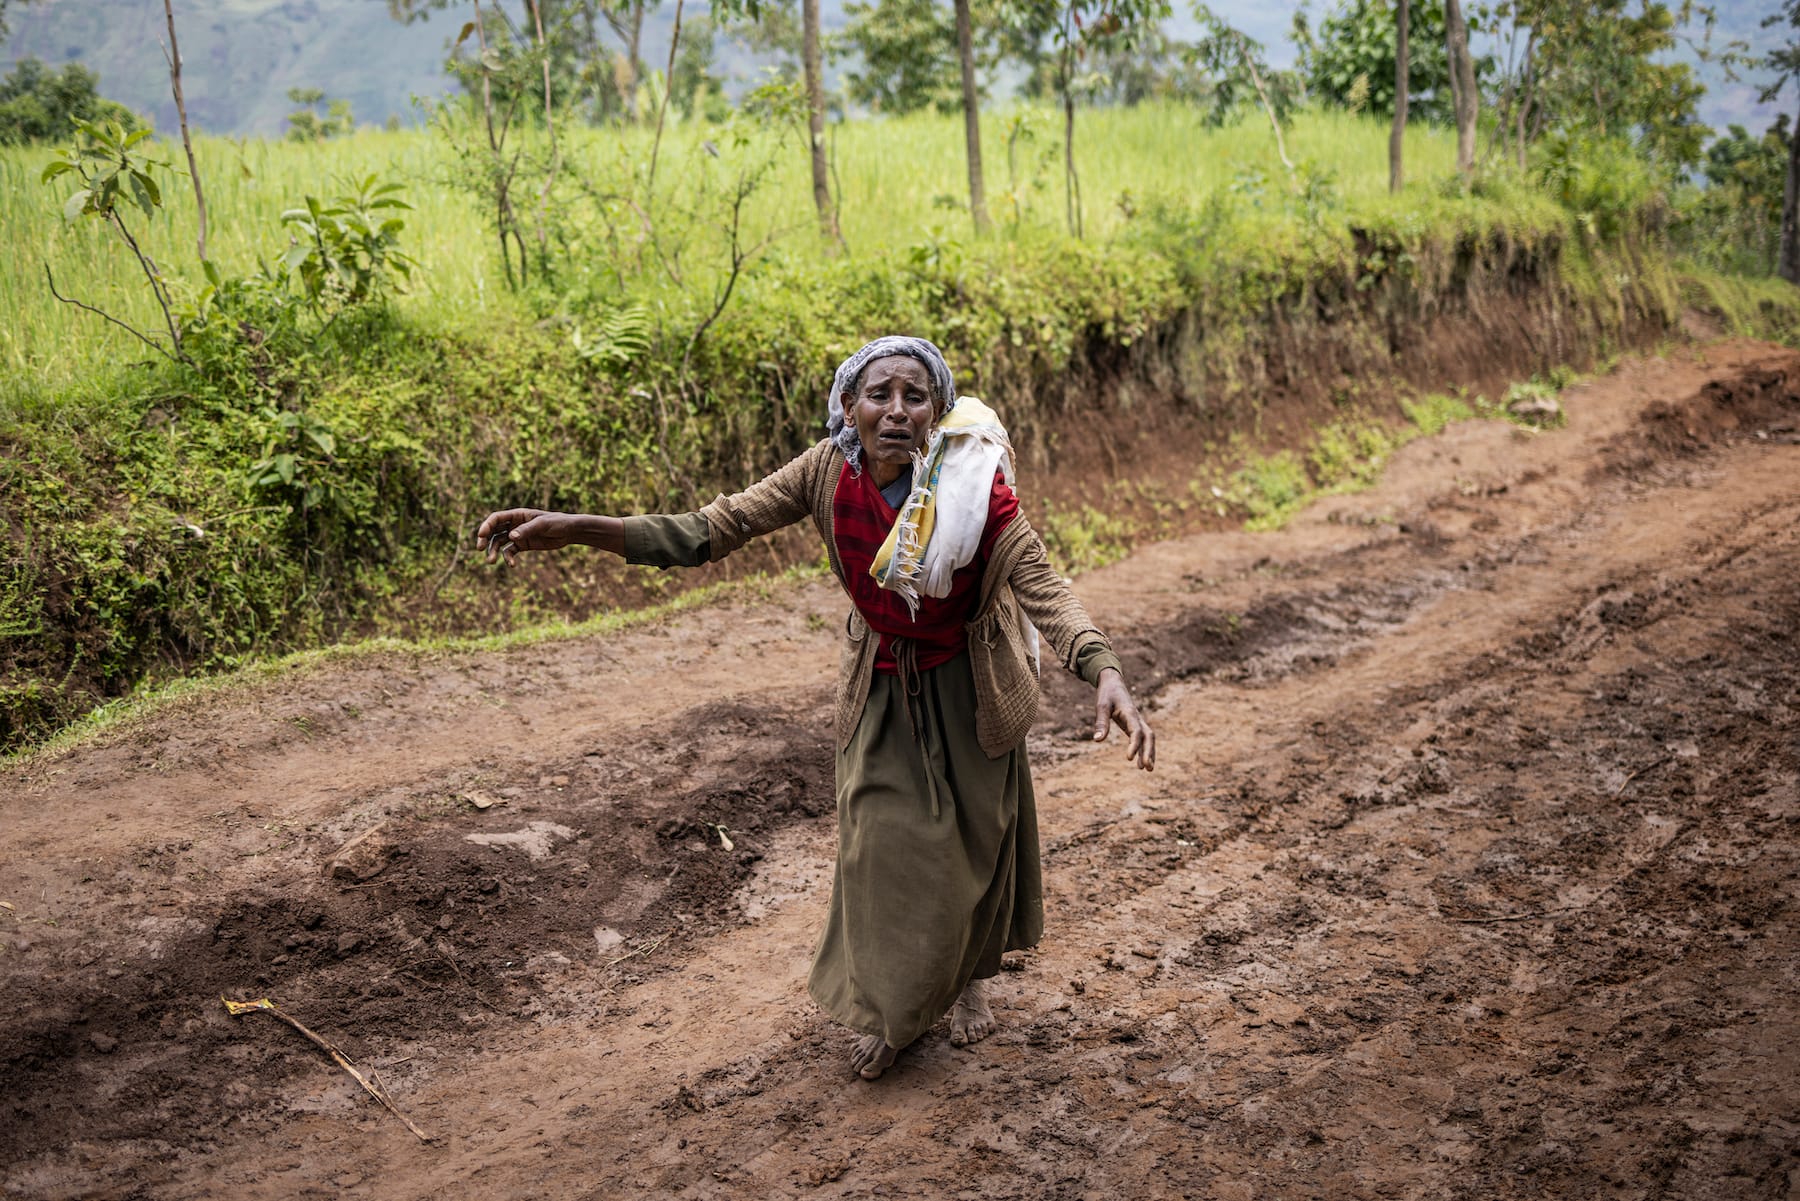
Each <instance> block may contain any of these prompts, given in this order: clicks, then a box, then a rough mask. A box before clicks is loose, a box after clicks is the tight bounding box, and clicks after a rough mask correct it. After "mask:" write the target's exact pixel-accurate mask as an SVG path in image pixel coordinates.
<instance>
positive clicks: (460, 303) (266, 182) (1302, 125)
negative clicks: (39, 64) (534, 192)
mask: <svg viewBox="0 0 1800 1201" xmlns="http://www.w3.org/2000/svg"><path fill="white" fill-rule="evenodd" d="M1021 125H1022V126H1023V127H1024V129H1025V133H1024V134H1023V136H1022V137H1018V138H1017V139H1016V141H1015V145H1014V147H1013V151H1014V153H1013V155H1012V157H1013V159H1014V162H1015V163H1016V168H1015V169H1014V170H1009V169H1008V153H1007V152H1008V135H1009V132H1013V131H1016V130H1017V129H1018V128H1019V127H1020V126H1021ZM718 136H719V131H718V130H716V129H713V128H710V127H708V126H706V125H705V124H704V123H700V122H690V123H683V124H678V125H676V126H674V127H672V128H671V129H670V130H669V131H668V132H667V134H666V135H665V138H666V140H665V145H664V148H663V151H662V156H663V161H664V162H665V163H667V164H668V166H666V167H664V168H663V171H664V175H663V178H664V180H665V181H670V182H668V183H666V184H665V185H661V187H670V188H674V187H679V186H680V172H681V171H683V170H684V169H686V166H685V165H686V164H691V163H693V162H695V161H697V159H696V156H697V155H698V154H699V148H700V147H701V145H702V144H703V143H705V142H707V141H708V140H710V139H713V138H716V137H718ZM763 136H764V137H766V138H773V137H774V136H775V135H773V134H765V135H763ZM1061 136H1062V124H1061V119H1060V116H1059V115H1058V114H1056V113H1054V112H1052V111H1050V110H1046V109H1017V110H1011V111H1006V112H996V113H989V114H987V115H986V116H985V117H984V121H983V139H984V140H983V148H984V152H985V157H986V176H987V190H988V194H989V197H990V207H991V208H992V210H993V213H994V216H995V218H996V222H997V232H996V234H995V235H994V236H996V237H1027V238H1032V237H1051V238H1057V237H1061V236H1063V235H1062V231H1063V230H1064V228H1065V208H1064V197H1063V182H1062V162H1061V154H1060V147H1061ZM648 138H649V134H648V132H647V131H644V130H638V129H633V130H628V131H624V132H620V131H616V130H602V129H577V130H570V131H566V133H565V139H564V149H565V154H566V156H567V161H568V163H569V165H570V168H571V169H572V170H573V171H575V172H577V173H578V174H580V175H581V176H582V177H583V178H585V179H587V180H588V181H589V182H590V183H591V184H593V185H594V186H595V187H596V188H598V189H602V190H604V189H606V188H608V187H610V186H612V185H613V182H614V179H613V178H611V177H616V174H617V173H618V172H619V171H620V170H621V169H622V168H621V162H622V157H623V156H624V155H627V154H629V155H632V156H635V157H636V158H637V159H638V160H639V161H640V162H641V161H642V159H643V158H644V157H646V155H647V150H648ZM1288 139H1289V145H1290V153H1291V154H1292V156H1293V157H1294V158H1295V159H1296V160H1297V161H1300V162H1302V163H1304V164H1307V165H1308V167H1309V170H1311V171H1312V172H1313V173H1314V174H1316V175H1317V176H1319V177H1321V178H1323V179H1325V180H1327V181H1328V186H1329V188H1330V190H1331V191H1332V192H1333V194H1334V197H1335V199H1336V201H1337V202H1339V203H1342V204H1345V205H1348V206H1351V207H1354V208H1358V209H1366V210H1368V211H1369V212H1370V213H1371V214H1375V213H1383V212H1391V213H1392V214H1394V215H1396V216H1404V215H1405V214H1411V215H1412V216H1413V218H1414V219H1416V220H1425V219H1426V216H1425V214H1424V213H1423V209H1426V208H1429V207H1431V205H1432V203H1433V201H1434V199H1435V192H1434V189H1435V188H1436V187H1437V185H1438V184H1439V183H1440V182H1441V181H1442V180H1444V179H1446V178H1448V177H1449V175H1450V172H1451V164H1452V158H1453V154H1454V149H1453V143H1452V142H1451V140H1450V137H1449V135H1448V134H1447V133H1446V132H1445V131H1443V130H1438V129H1433V128H1430V127H1425V126H1416V127H1415V128H1414V130H1413V132H1412V133H1411V134H1410V135H1409V138H1408V143H1407V155H1408V163H1409V167H1408V174H1409V178H1411V179H1413V180H1415V181H1419V182H1417V183H1415V184H1414V185H1412V186H1411V188H1410V189H1409V191H1408V193H1407V194H1405V195H1404V196H1403V197H1401V198H1399V199H1398V200H1394V199H1390V198H1389V197H1388V196H1387V192H1386V187H1387V182H1386V172H1387V166H1386V161H1387V160H1386V139H1387V132H1386V127H1385V126H1384V125H1383V124H1381V123H1380V122H1377V121H1374V120H1371V119H1367V118H1358V117H1354V116H1350V115H1348V114H1344V113H1338V112H1324V113H1303V114H1301V115H1299V116H1298V117H1297V118H1296V119H1295V120H1294V122H1293V128H1292V129H1291V131H1290V132H1289V134H1288ZM1075 145H1076V160H1077V164H1078V167H1079V170H1080V180H1081V202H1082V203H1081V208H1082V217H1083V224H1084V226H1085V229H1086V232H1087V235H1088V238H1089V240H1104V239H1106V238H1108V237H1109V236H1111V235H1113V234H1114V233H1116V232H1118V231H1119V230H1120V229H1121V228H1122V227H1123V226H1124V225H1126V224H1127V223H1128V222H1129V221H1130V220H1131V216H1130V214H1131V213H1132V212H1134V211H1135V210H1136V209H1137V208H1138V207H1139V206H1141V205H1143V204H1145V203H1147V202H1151V201H1154V200H1157V199H1159V198H1160V199H1166V200H1169V201H1173V202H1177V203H1180V204H1182V205H1183V206H1192V205H1194V204H1196V203H1198V202H1200V201H1203V200H1204V198H1205V197H1206V196H1207V195H1208V194H1209V193H1212V192H1214V191H1217V190H1222V189H1223V190H1232V191H1234V192H1236V193H1237V194H1238V195H1240V196H1243V197H1248V198H1249V200H1250V202H1251V204H1250V207H1251V210H1252V211H1254V209H1255V206H1256V204H1258V203H1260V201H1261V200H1262V199H1263V198H1265V197H1266V198H1268V200H1269V201H1270V203H1271V204H1272V205H1273V204H1275V203H1277V202H1278V201H1279V197H1280V193H1281V190H1282V188H1283V187H1284V186H1285V184H1284V182H1283V181H1284V178H1285V172H1284V171H1283V169H1282V167H1281V164H1280V162H1279V161H1278V159H1277V157H1276V154H1275V147H1274V143H1273V140H1272V139H1271V137H1270V134H1269V130H1268V128H1267V125H1266V124H1264V123H1263V122H1261V121H1260V120H1257V121H1248V120H1247V121H1244V122H1242V123H1240V124H1237V125H1234V126H1227V127H1225V128H1219V129H1212V128H1208V127H1206V126H1205V125H1204V124H1203V123H1202V121H1201V119H1200V117H1199V115H1198V113H1197V112H1195V111H1194V110H1192V109H1189V108H1185V107H1182V106H1179V105H1145V106H1141V107H1137V108H1129V109H1104V110H1096V111H1088V112H1083V113H1081V114H1080V115H1079V117H1078V120H1077V126H1076V135H1075ZM195 149H196V155H197V158H198V160H199V164H200V172H201V178H202V182H203V183H204V185H205V189H206V200H207V209H208V217H209V222H208V227H209V229H208V251H209V254H210V256H211V258H212V259H213V260H214V261H215V262H217V263H218V264H219V265H220V266H221V268H223V269H224V270H225V272H226V273H227V274H239V273H245V272H248V271H251V270H254V268H255V265H256V262H257V259H258V257H259V256H264V257H268V258H271V259H272V258H274V257H275V256H277V255H278V254H279V253H280V252H281V251H282V250H283V249H284V248H285V246H286V245H287V235H286V233H285V231H284V229H283V227H282V225H281V221H280V216H281V213H282V212H283V211H284V210H286V209H289V208H292V207H295V206H297V205H299V204H300V203H301V201H302V198H303V197H304V196H306V195H307V194H312V195H320V196H324V195H330V194H332V193H333V192H334V191H336V190H337V189H338V186H339V184H340V182H341V181H344V180H346V179H349V178H352V177H360V176H362V175H366V174H368V173H371V172H374V173H378V174H380V175H382V176H383V177H384V178H388V179H393V180H397V181H400V182H403V183H405V184H406V185H407V191H406V193H405V195H406V199H407V200H408V201H409V202H410V203H411V204H412V205H413V206H414V211H413V212H412V213H411V214H408V215H407V217H406V220H407V224H408V228H407V231H406V233H405V235H404V243H405V246H406V248H407V249H408V250H409V251H410V252H411V253H412V254H413V255H414V256H415V257H417V258H418V259H419V260H421V262H422V263H423V264H424V267H425V270H424V271H423V272H421V273H420V274H419V275H418V276H417V277H416V284H415V286H414V288H413V289H412V291H411V293H410V295H408V296H407V297H405V298H403V299H402V300H401V301H400V302H399V311H400V313H401V314H402V315H403V317H404V318H405V320H406V321H407V324H408V326H409V327H410V328H412V329H414V330H416V331H418V332H420V333H423V334H429V333H431V332H432V331H434V330H444V329H450V328H456V327H466V326H468V325H470V324H473V323H479V322H483V321H485V320H490V319H493V318H494V317H496V316H500V315H508V314H518V313H520V312H521V310H520V309H519V307H518V302H517V301H516V299H515V298H514V297H512V296H511V295H510V294H509V293H508V291H507V289H506V287H505V277H504V273H503V270H502V267H501V263H500V260H499V255H498V252H497V250H496V242H495V238H494V236H493V234H492V232H491V228H490V226H489V223H488V214H487V213H486V212H485V211H484V209H483V206H482V205H481V203H480V201H479V199H478V198H477V197H476V196H474V195H472V194H471V193H469V192H468V191H466V190H462V189H459V188H457V187H456V186H454V185H453V183H452V182H451V180H452V177H453V174H454V169H455V160H454V155H453V153H452V152H451V150H450V148H449V147H448V145H447V144H446V142H445V140H444V139H443V138H442V137H441V135H439V134H437V133H435V132H433V131H431V130H409V131H400V132H385V131H380V130H374V129H365V130H359V131H357V132H356V133H355V134H353V135H351V136H349V137H346V138H342V139H338V140H334V141H331V142H325V143H311V144H297V143H292V142H269V141H260V140H247V141H240V140H233V139H224V138H214V137H201V138H199V139H198V141H197V143H196V148H195ZM832 155H833V160H834V169H835V172H836V176H837V179H838V181H839V183H840V184H841V208H840V219H841V222H842V227H843V233H844V239H845V243H846V245H847V247H848V250H849V253H850V254H851V255H853V256H856V257H858V258H865V257H866V258H880V257H881V256H884V255H888V254H891V253H893V252H895V251H899V250H903V249H904V248H906V247H909V246H912V245H914V244H916V243H919V242H921V241H922V240H927V239H932V238H937V239H945V240H956V241H963V242H968V241H971V240H972V239H973V235H972V232H971V229H970V223H969V219H968V214H967V212H966V208H965V207H964V206H966V202H967V183H966V179H967V177H966V172H965V167H964V159H963V148H962V131H961V124H960V121H959V120H958V119H956V118H953V117H947V116H940V115H936V114H919V115H914V116H910V117H905V118H898V119H883V120H866V121H852V122H847V123H845V124H843V125H841V126H838V127H836V129H835V130H834V132H833V134H832ZM160 157H163V158H165V159H168V160H170V161H172V162H177V163H179V162H180V161H181V156H180V152H179V147H178V146H172V145H168V144H165V145H164V146H163V150H162V153H161V155H160ZM48 159H49V151H48V149H47V148H42V147H37V148H6V149H0V228H3V229H4V230H5V247H6V253H5V255H4V256H0V313H4V315H5V320H4V321H0V410H8V411H12V412H14V413H19V412H30V411H32V410H35V409H39V408H41V407H42V406H45V405H49V406H51V407H52V408H55V407H61V405H63V404H65V403H74V404H76V407H77V408H79V407H80V406H79V398H80V397H81V396H82V395H83V394H88V395H91V393H92V391H93V390H94V389H95V388H96V387H101V388H104V387H105V386H106V385H105V381H107V380H110V379H112V378H115V377H116V376H117V375H118V374H119V372H120V370H121V367H122V366H123V365H126V364H130V363H132V362H136V361H139V360H142V359H144V358H146V357H148V355H149V353H150V352H149V351H148V350H147V349H146V348H145V347H144V346H143V345H142V344H141V343H138V342H137V341H135V340H134V339H133V338H131V336H130V335H128V334H127V333H125V332H124V331H122V330H120V329H118V328H117V327H115V326H112V325H109V324H107V323H105V322H104V321H102V320H101V319H100V318H98V317H96V316H94V315H93V314H91V313H85V312H82V311H80V310H78V309H76V308H73V307H71V306H67V305H62V304H59V303H57V302H56V301H55V300H54V298H52V296H51V295H50V292H49V289H48V287H47V286H46V282H45V277H44V267H45V264H46V263H48V264H49V266H50V267H51V268H52V269H53V270H54V271H55V273H56V280H57V285H58V288H59V290H60V291H62V293H63V294H64V295H66V296H71V297H74V298H78V299H80V300H82V301H85V302H87V303H89V304H93V305H96V306H98V307H101V308H104V309H106V310H107V311H108V312H111V313H113V314H115V315H117V316H119V317H120V318H122V319H124V320H127V321H129V322H131V323H133V324H135V325H137V326H138V327H139V328H142V329H146V330H153V329H155V328H156V327H157V326H158V325H159V322H160V317H159V314H158V312H157V310H156V308H155V305H154V303H153V302H152V300H151V297H150V294H149V290H148V288H147V287H146V286H145V283H144V280H143V277H142V275H141V273H140V272H139V269H138V266H137V264H136V263H135V261H133V259H132V258H131V256H130V255H129V253H128V252H127V251H126V250H125V248H124V246H123V245H121V244H119V242H118V240H117V239H116V237H115V236H114V235H113V234H112V233H111V232H110V231H109V230H107V229H105V228H103V227H101V226H99V225H98V224H96V223H95V222H92V221H78V222H74V223H67V222H65V221H64V220H63V219H62V216H61V201H62V199H63V196H64V195H65V193H66V192H67V191H69V190H70V187H69V186H68V185H67V179H66V177H65V179H64V180H62V181H58V183H57V185H52V186H45V185H43V184H40V183H39V180H38V177H39V173H40V172H41V171H42V168H43V166H44V164H45V163H46V162H47V161H48ZM807 172H808V168H807V163H806V158H805V154H804V150H803V148H802V147H801V145H800V144H798V143H796V142H794V141H792V140H790V141H789V143H788V144H787V146H786V148H785V149H784V150H782V151H780V157H779V158H778V160H777V167H776V170H775V172H774V174H773V176H772V177H771V179H770V180H769V182H768V184H767V185H766V186H765V187H764V188H763V189H762V190H761V191H760V192H759V193H758V194H757V196H756V197H755V199H754V200H753V202H752V205H751V209H750V212H749V214H748V224H749V225H750V226H751V227H753V228H754V229H756V230H759V231H779V232H780V233H781V237H780V240H779V243H778V244H779V245H780V246H781V248H782V252H783V253H784V254H788V255H799V256H802V257H813V256H824V255H826V254H828V253H831V252H832V250H831V248H829V247H827V246H825V245H824V244H823V242H822V241H821V240H820V239H819V237H818V236H817V235H816V233H815V232H814V219H813V214H812V209H811V201H810V196H811V191H810V183H809V177H808V174H807ZM165 195H166V200H167V204H166V208H165V213H164V215H163V216H161V217H159V218H158V219H157V220H155V221H154V222H150V223H148V227H147V228H144V229H142V230H141V231H139V230H134V232H136V233H139V236H140V240H141V242H142V244H143V246H144V249H145V250H146V252H147V253H148V254H150V255H151V257H152V258H154V259H155V260H156V262H157V263H158V264H161V265H162V266H163V268H164V270H165V271H166V272H167V273H168V274H169V275H170V276H172V277H173V278H174V279H175V280H176V281H177V289H178V290H179V289H180V288H181V287H183V286H186V287H194V286H197V282H196V281H198V280H199V278H200V276H199V271H198V269H197V267H198V264H197V261H196V260H197V255H196V252H195V242H194V238H195V224H196V222H195V210H194V205H193V200H192V196H191V194H190V192H189V191H188V190H187V189H186V181H185V180H172V181H171V183H170V186H169V187H168V188H167V189H166V192H165Z"/></svg>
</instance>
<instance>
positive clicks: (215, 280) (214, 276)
mask: <svg viewBox="0 0 1800 1201" xmlns="http://www.w3.org/2000/svg"><path fill="white" fill-rule="evenodd" d="M200 270H202V271H204V272H205V273H206V279H207V282H208V283H210V284H212V286H213V287H215V288H222V287H224V286H225V277H224V276H223V275H222V274H220V272H219V266H218V264H217V263H215V262H213V261H212V260H211V259H202V260H200Z"/></svg>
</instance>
